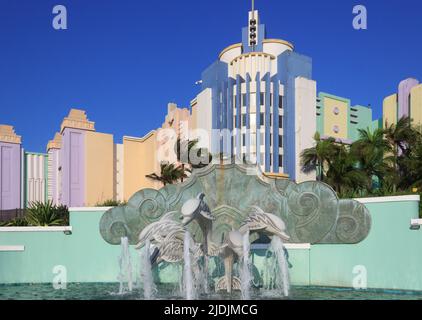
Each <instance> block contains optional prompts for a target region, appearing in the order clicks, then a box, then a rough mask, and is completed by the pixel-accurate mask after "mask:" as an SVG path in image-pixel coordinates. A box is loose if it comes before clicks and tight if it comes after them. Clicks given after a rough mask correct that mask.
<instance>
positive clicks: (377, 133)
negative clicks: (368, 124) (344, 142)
mask: <svg viewBox="0 0 422 320" xmlns="http://www.w3.org/2000/svg"><path fill="white" fill-rule="evenodd" d="M358 131H359V140H357V141H356V142H354V143H353V144H352V145H351V147H350V155H351V157H352V158H354V159H355V160H356V162H357V163H358V164H359V168H360V169H361V170H362V171H363V172H364V173H365V174H366V176H367V178H368V179H367V180H368V184H367V189H368V191H371V190H372V187H373V180H372V178H373V177H376V178H377V179H378V181H379V182H380V184H383V182H384V180H385V179H386V178H387V177H388V176H389V175H390V174H392V173H393V170H391V169H392V166H391V162H392V161H391V160H392V159H391V157H388V156H386V155H387V154H388V153H389V152H390V151H391V146H390V144H389V142H388V140H387V139H386V138H385V136H384V130H382V129H376V130H374V131H371V130H370V129H369V128H367V129H366V130H364V129H359V130H358Z"/></svg>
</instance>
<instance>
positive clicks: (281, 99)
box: [278, 96, 283, 109]
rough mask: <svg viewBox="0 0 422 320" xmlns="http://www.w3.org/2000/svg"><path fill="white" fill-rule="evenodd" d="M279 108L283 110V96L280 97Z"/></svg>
mask: <svg viewBox="0 0 422 320" xmlns="http://www.w3.org/2000/svg"><path fill="white" fill-rule="evenodd" d="M278 107H279V108H280V109H283V96H278Z"/></svg>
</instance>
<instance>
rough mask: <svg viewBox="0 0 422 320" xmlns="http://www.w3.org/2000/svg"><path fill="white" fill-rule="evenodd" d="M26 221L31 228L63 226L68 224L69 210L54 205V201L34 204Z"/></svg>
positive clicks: (29, 209)
mask: <svg viewBox="0 0 422 320" xmlns="http://www.w3.org/2000/svg"><path fill="white" fill-rule="evenodd" d="M25 220H26V221H27V222H28V224H29V225H31V226H61V225H65V224H67V222H68V221H66V220H68V210H67V207H65V206H56V205H54V204H53V202H52V201H47V202H45V203H43V202H39V201H37V202H32V203H31V204H30V207H29V208H28V210H27V214H26V216H25Z"/></svg>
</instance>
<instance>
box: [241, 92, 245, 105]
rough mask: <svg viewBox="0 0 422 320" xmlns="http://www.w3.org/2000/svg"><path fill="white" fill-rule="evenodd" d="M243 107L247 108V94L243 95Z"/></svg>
mask: <svg viewBox="0 0 422 320" xmlns="http://www.w3.org/2000/svg"><path fill="white" fill-rule="evenodd" d="M242 106H243V107H246V93H244V94H242Z"/></svg>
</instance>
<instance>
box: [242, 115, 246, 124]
mask: <svg viewBox="0 0 422 320" xmlns="http://www.w3.org/2000/svg"><path fill="white" fill-rule="evenodd" d="M242 126H244V127H245V126H246V114H242Z"/></svg>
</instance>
